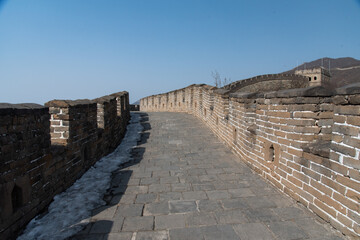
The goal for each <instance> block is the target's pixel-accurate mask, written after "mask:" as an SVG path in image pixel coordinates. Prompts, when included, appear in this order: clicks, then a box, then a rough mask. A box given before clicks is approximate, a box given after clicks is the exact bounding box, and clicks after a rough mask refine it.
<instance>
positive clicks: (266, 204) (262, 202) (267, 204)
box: [244, 197, 276, 208]
mask: <svg viewBox="0 0 360 240" xmlns="http://www.w3.org/2000/svg"><path fill="white" fill-rule="evenodd" d="M244 201H245V202H246V203H247V204H248V205H249V206H250V207H251V208H275V207H276V204H275V203H274V202H273V201H271V198H267V197H248V198H244Z"/></svg>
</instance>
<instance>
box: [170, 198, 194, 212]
mask: <svg viewBox="0 0 360 240" xmlns="http://www.w3.org/2000/svg"><path fill="white" fill-rule="evenodd" d="M169 206H170V212H171V213H186V212H194V211H196V202H195V201H185V200H179V201H169Z"/></svg>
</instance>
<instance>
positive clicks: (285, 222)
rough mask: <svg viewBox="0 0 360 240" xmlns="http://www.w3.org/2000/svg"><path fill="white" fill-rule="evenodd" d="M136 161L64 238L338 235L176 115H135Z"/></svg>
mask: <svg viewBox="0 0 360 240" xmlns="http://www.w3.org/2000/svg"><path fill="white" fill-rule="evenodd" d="M143 120H144V122H143V125H144V127H145V131H144V133H143V134H142V141H141V142H140V143H139V145H138V148H136V149H135V150H134V156H135V158H136V160H135V161H134V162H131V163H128V164H126V165H124V166H122V168H121V169H120V170H118V171H117V172H116V173H114V176H113V177H114V178H113V181H112V188H111V190H110V191H109V194H108V195H107V196H106V200H107V201H108V205H107V206H105V207H101V208H100V209H96V210H95V211H94V213H93V217H92V223H91V224H89V225H88V226H87V227H86V229H85V230H84V231H82V232H80V233H78V234H77V235H76V236H74V237H73V238H72V239H132V240H138V239H159V240H160V239H161V240H162V239H171V240H178V239H184V240H191V239H196V240H199V239H214V240H219V239H242V240H243V239H254V240H260V239H319V240H320V239H322V240H324V239H328V240H330V239H343V238H342V237H341V235H340V234H338V233H335V232H334V231H333V230H332V229H331V228H330V227H329V225H327V224H323V223H320V222H319V221H318V219H317V218H316V216H314V215H313V214H311V213H310V212H309V211H308V210H307V209H305V208H303V207H302V206H301V205H298V204H297V203H296V202H295V201H293V200H292V199H290V198H288V197H287V196H285V195H284V194H282V193H280V192H279V191H277V190H276V189H275V188H274V187H272V186H271V185H269V184H268V183H266V182H265V181H264V180H263V179H262V178H260V177H259V176H258V175H256V174H254V173H253V172H252V171H251V170H250V169H249V168H248V167H247V166H246V165H245V164H244V163H242V162H241V161H239V160H238V158H237V157H236V156H235V155H234V154H233V153H232V152H231V151H230V150H229V149H228V148H227V147H226V146H224V145H223V144H222V143H221V142H220V141H219V140H218V139H217V138H216V137H215V135H213V134H212V132H211V131H210V130H209V129H208V128H207V127H206V126H204V124H203V123H202V122H201V121H199V120H198V119H196V118H195V117H193V116H191V115H188V114H183V113H143Z"/></svg>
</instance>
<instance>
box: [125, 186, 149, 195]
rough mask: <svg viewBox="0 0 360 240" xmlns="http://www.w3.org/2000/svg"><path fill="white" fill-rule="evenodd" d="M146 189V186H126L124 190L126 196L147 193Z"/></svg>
mask: <svg viewBox="0 0 360 240" xmlns="http://www.w3.org/2000/svg"><path fill="white" fill-rule="evenodd" d="M147 191H148V187H147V186H128V187H127V188H126V191H125V193H126V194H140V193H147Z"/></svg>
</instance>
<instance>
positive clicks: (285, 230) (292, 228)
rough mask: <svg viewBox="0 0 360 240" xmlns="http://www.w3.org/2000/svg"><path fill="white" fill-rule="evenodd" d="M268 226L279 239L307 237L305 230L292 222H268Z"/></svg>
mask: <svg viewBox="0 0 360 240" xmlns="http://www.w3.org/2000/svg"><path fill="white" fill-rule="evenodd" d="M268 227H269V228H270V230H271V231H272V232H273V233H274V234H275V235H276V236H277V237H278V238H280V239H289V240H290V239H302V238H308V237H309V236H308V235H307V234H306V232H305V231H304V230H303V229H301V228H299V227H298V226H297V225H296V224H295V223H294V222H289V221H287V222H269V223H268Z"/></svg>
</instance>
